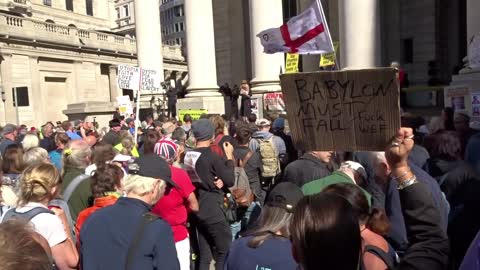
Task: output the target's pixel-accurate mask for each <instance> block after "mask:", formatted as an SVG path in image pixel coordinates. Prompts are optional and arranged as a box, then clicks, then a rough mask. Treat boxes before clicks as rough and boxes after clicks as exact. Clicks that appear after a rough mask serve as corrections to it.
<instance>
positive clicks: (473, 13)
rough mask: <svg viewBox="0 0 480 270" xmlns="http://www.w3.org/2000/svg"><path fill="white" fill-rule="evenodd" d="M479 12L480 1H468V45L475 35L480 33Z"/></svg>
mask: <svg viewBox="0 0 480 270" xmlns="http://www.w3.org/2000/svg"><path fill="white" fill-rule="evenodd" d="M479 11H480V1H478V0H467V45H468V42H470V39H471V38H472V37H473V35H475V34H478V33H480V20H479V19H478V12H479Z"/></svg>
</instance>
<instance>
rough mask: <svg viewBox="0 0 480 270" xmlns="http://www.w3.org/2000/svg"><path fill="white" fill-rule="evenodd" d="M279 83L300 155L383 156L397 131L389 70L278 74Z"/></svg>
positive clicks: (394, 82) (395, 93) (394, 84)
mask: <svg viewBox="0 0 480 270" xmlns="http://www.w3.org/2000/svg"><path fill="white" fill-rule="evenodd" d="M280 80H281V84H282V91H283V94H284V100H285V102H286V109H287V117H288V121H289V125H290V130H291V131H292V135H293V139H294V141H295V144H296V145H297V147H298V148H300V149H302V150H317V151H322V150H323V151H327V150H343V151H383V150H384V149H385V147H386V145H387V143H388V141H389V140H390V139H391V138H392V136H393V135H395V133H396V132H397V131H398V129H399V128H400V102H399V96H400V88H399V82H398V79H397V74H396V70H395V69H393V68H380V69H365V70H349V71H323V72H315V73H296V74H283V75H281V76H280Z"/></svg>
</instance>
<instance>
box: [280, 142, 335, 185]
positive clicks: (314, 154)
mask: <svg viewBox="0 0 480 270" xmlns="http://www.w3.org/2000/svg"><path fill="white" fill-rule="evenodd" d="M332 154H333V152H331V151H310V152H307V153H305V154H304V155H303V156H301V157H300V158H299V159H298V160H296V161H294V162H292V163H290V164H288V166H287V167H286V168H285V172H284V175H283V181H284V182H292V183H294V184H295V185H297V186H298V187H300V188H301V187H302V186H303V185H305V184H306V183H308V182H311V181H313V180H317V179H320V178H324V177H326V176H329V175H330V174H332V172H333V170H332V169H331V168H329V162H330V159H331V158H332Z"/></svg>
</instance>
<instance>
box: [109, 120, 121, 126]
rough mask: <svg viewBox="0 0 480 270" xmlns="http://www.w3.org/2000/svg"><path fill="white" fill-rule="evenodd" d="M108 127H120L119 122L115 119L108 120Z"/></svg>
mask: <svg viewBox="0 0 480 270" xmlns="http://www.w3.org/2000/svg"><path fill="white" fill-rule="evenodd" d="M108 125H109V126H110V128H113V127H119V126H121V124H120V121H118V119H117V118H114V119H112V120H110V122H108Z"/></svg>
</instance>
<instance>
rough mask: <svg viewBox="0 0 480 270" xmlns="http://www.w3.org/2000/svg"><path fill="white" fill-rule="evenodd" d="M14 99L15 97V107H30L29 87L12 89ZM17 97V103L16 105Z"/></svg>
mask: <svg viewBox="0 0 480 270" xmlns="http://www.w3.org/2000/svg"><path fill="white" fill-rule="evenodd" d="M12 97H13V106H15V107H17V105H18V107H28V106H30V101H29V99H28V87H26V86H24V87H16V88H12ZM15 97H16V99H17V102H18V104H17V103H15Z"/></svg>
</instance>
